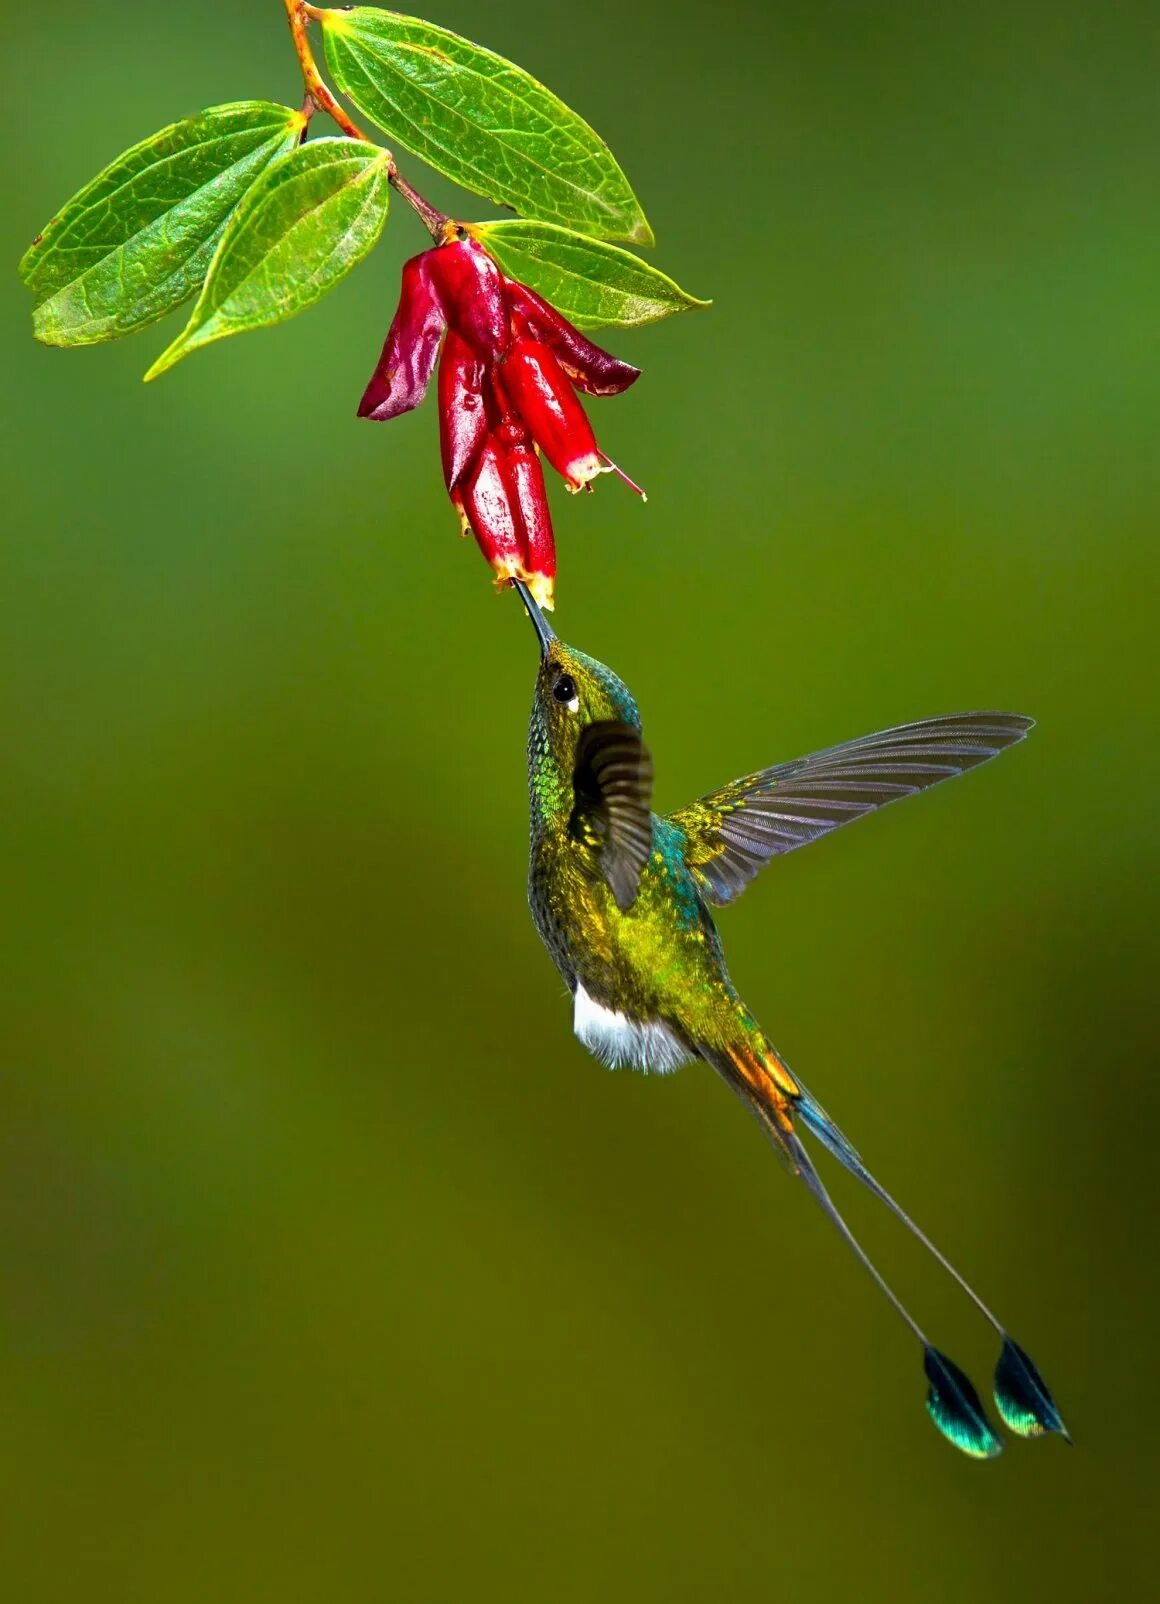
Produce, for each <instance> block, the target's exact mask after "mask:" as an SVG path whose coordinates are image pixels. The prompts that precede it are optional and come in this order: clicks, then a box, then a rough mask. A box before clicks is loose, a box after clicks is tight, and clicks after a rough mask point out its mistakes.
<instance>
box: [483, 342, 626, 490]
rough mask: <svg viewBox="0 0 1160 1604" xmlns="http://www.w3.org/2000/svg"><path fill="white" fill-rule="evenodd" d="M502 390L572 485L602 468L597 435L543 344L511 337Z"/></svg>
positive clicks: (577, 487) (581, 484) (584, 481)
mask: <svg viewBox="0 0 1160 1604" xmlns="http://www.w3.org/2000/svg"><path fill="white" fill-rule="evenodd" d="M501 380H502V384H503V388H504V391H505V393H506V395H507V396H508V398H509V400H510V401H511V404H512V406H513V408H514V410H515V411H516V412H517V413H518V415H519V417H520V419H521V420H522V422H523V423H524V424H525V425H526V426H527V429H528V431H529V433H530V434H531V437H532V439H533V440H534V441H535V442H536V444H537V445H538V446H539V448H540V450H541V451H542V452H543V453H544V455H545V456H546V457H547V459H548V461H549V462H550V463H551V464H552V466H553V468H555V470H556V472H557V473H559V474H562V475H563V476H564V478H565V479H566V480H567V482H568V486H569V488H570V489H572V490H580V489H582V488H583V487H584V485H586V484H587V483H588V481H589V480H590V479H594V478H595V477H596V475H597V474H598V473H603V472H604V466H605V465H604V463H603V462H602V461H601V459H600V453H599V452H598V451H597V449H596V436H595V435H594V434H593V433H592V426H591V424H590V423H589V422H588V419H587V418H586V417H585V415H584V408H583V407H582V406H581V405H580V403H579V401H577V399H576V397H575V395H574V394H573V393H572V386H571V385H570V384H569V383H568V380H567V379H566V378H565V376H564V373H563V371H562V369H561V367H560V364H559V363H558V362H557V361H556V358H555V357H554V356H553V355H552V353H551V351H550V350H549V349H548V347H547V346H546V345H542V344H541V343H540V341H538V340H530V339H528V338H527V336H526V335H521V336H520V337H519V338H518V339H516V340H515V341H514V343H513V345H512V348H511V350H510V351H509V352H508V355H507V359H506V360H505V361H504V363H503V366H502V369H501Z"/></svg>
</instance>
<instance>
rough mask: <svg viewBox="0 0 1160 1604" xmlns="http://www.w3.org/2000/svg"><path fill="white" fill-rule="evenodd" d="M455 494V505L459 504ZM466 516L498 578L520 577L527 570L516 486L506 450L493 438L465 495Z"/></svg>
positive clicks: (477, 466)
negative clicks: (505, 458) (505, 453)
mask: <svg viewBox="0 0 1160 1604" xmlns="http://www.w3.org/2000/svg"><path fill="white" fill-rule="evenodd" d="M458 494H459V493H458V492H453V494H452V501H453V502H454V501H457V499H458ZM462 495H463V501H462V511H463V513H464V514H466V517H467V520H468V523H469V524H470V527H471V530H472V533H473V534H474V535H475V538H476V541H477V542H478V545H479V549H480V551H481V552H482V553H483V555H484V556H485V557H486V558H487V560H488V562H489V563H490V564H491V566H492V567H493V568H494V569H495V573H496V578H497V579H500V580H506V579H511V578H513V577H515V576H518V575H521V574H522V572H523V566H524V553H523V541H522V539H521V535H522V532H523V531H522V526H521V523H520V520H519V517H518V513H517V507H516V502H515V496H514V486H513V484H512V481H511V478H510V475H509V474H508V471H507V463H506V461H505V460H504V451H503V447H502V446H501V445H500V444H499V442H498V441H496V440H494V439H492V438H491V437H490V436H489V437H488V438H487V439H486V440H485V441H484V443H483V449H482V450H481V451H480V453H479V460H478V462H477V463H476V465H475V468H474V470H473V472H472V473H471V476H470V477H469V479H468V480H467V484H466V486H465V487H464V489H463V492H462Z"/></svg>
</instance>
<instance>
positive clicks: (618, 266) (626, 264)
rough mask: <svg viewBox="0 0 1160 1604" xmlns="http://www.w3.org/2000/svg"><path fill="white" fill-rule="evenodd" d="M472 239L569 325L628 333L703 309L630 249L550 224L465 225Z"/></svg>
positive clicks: (503, 222)
mask: <svg viewBox="0 0 1160 1604" xmlns="http://www.w3.org/2000/svg"><path fill="white" fill-rule="evenodd" d="M468 226H469V228H470V230H471V232H472V234H474V235H475V236H476V238H477V239H478V240H479V241H480V243H481V244H482V245H484V246H485V247H486V248H487V250H489V251H490V252H491V254H492V255H493V256H494V257H495V259H496V261H497V262H498V263H499V265H500V266H501V267H502V268H503V270H504V272H505V273H506V274H507V276H508V277H509V278H516V279H519V280H520V282H521V283H523V284H528V285H530V286H531V288H532V289H533V290H535V291H536V292H537V293H538V294H540V295H542V296H543V297H544V299H545V300H546V301H551V303H552V305H553V306H554V307H555V308H556V310H557V311H559V312H563V314H564V316H565V317H566V318H568V319H569V320H570V321H571V322H573V323H579V324H582V325H583V326H584V327H586V328H589V329H631V328H638V327H640V325H641V324H643V323H656V322H658V321H659V320H660V319H661V318H662V317H668V316H669V314H670V313H671V312H685V311H688V310H689V309H690V308H692V307H699V306H710V305H711V304H712V303H711V302H710V301H699V300H697V298H696V296H694V295H688V294H686V293H685V291H684V290H683V289H681V287H680V285H678V284H674V283H673V280H672V279H671V278H669V277H668V275H667V274H665V273H661V272H660V271H659V270H658V269H657V268H655V267H652V266H650V264H649V263H648V262H642V261H641V259H640V257H639V256H633V254H632V252H631V251H623V250H621V248H620V247H619V246H618V245H608V244H606V243H605V242H604V241H603V240H597V239H589V238H587V236H586V235H584V234H574V233H573V232H572V231H571V229H567V228H557V227H556V225H555V224H554V223H532V222H526V223H525V222H520V221H515V220H513V221H511V222H507V221H502V222H498V223H472V224H469V225H468Z"/></svg>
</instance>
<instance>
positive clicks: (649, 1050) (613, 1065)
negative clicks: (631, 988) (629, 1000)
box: [572, 983, 690, 1075]
mask: <svg viewBox="0 0 1160 1604" xmlns="http://www.w3.org/2000/svg"><path fill="white" fill-rule="evenodd" d="M572 1029H573V1030H574V1031H575V1032H576V1035H577V1037H578V1039H579V1040H580V1041H582V1042H583V1043H584V1045H585V1047H587V1049H588V1051H589V1052H590V1053H594V1054H595V1056H596V1057H597V1058H599V1060H600V1062H601V1063H602V1064H606V1065H607V1066H608V1068H609V1069H643V1070H645V1071H646V1072H650V1071H651V1072H652V1073H653V1074H656V1075H668V1074H670V1073H671V1072H672V1071H673V1070H674V1069H679V1068H680V1067H681V1065H682V1064H687V1063H688V1062H689V1056H690V1055H689V1053H688V1052H687V1050H686V1049H685V1047H684V1045H683V1044H682V1043H681V1042H680V1041H679V1040H678V1038H677V1037H676V1035H675V1034H674V1033H673V1031H672V1030H671V1029H670V1027H669V1026H668V1025H666V1024H664V1022H663V1021H662V1020H659V1019H645V1020H638V1019H629V1017H628V1015H627V1014H620V1013H616V1012H614V1011H613V1009H611V1008H605V1007H604V1006H603V1005H602V1004H601V1003H598V1002H593V1000H592V998H591V997H590V996H589V995H588V993H587V992H586V991H585V990H584V987H583V986H581V985H580V984H579V983H577V986H576V996H575V1006H574V1009H573V1013H572Z"/></svg>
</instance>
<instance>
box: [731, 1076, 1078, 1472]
mask: <svg viewBox="0 0 1160 1604" xmlns="http://www.w3.org/2000/svg"><path fill="white" fill-rule="evenodd" d="M706 1056H707V1057H709V1058H710V1062H711V1063H712V1064H713V1065H714V1068H716V1069H717V1070H718V1071H719V1072H720V1073H721V1074H722V1075H723V1076H724V1078H725V1079H726V1080H727V1081H728V1082H729V1084H730V1085H731V1086H732V1087H733V1089H734V1090H735V1091H736V1092H737V1093H738V1094H739V1095H740V1096H741V1098H742V1099H743V1101H744V1102H745V1103H746V1105H747V1106H748V1107H749V1109H750V1111H751V1112H752V1113H753V1114H754V1115H755V1117H756V1118H757V1120H758V1123H759V1124H760V1125H761V1126H762V1128H763V1129H764V1130H765V1132H766V1134H767V1135H768V1136H769V1138H770V1140H771V1141H772V1142H773V1144H774V1146H775V1147H776V1148H777V1149H778V1151H779V1152H780V1154H781V1155H782V1156H783V1157H784V1158H785V1159H786V1160H787V1162H788V1164H789V1167H790V1168H791V1169H792V1170H793V1172H794V1173H795V1174H796V1175H798V1176H799V1177H800V1178H801V1180H802V1181H804V1182H805V1184H806V1186H807V1187H808V1188H809V1190H810V1192H811V1193H812V1194H813V1196H814V1198H815V1199H816V1201H817V1202H818V1204H819V1205H820V1206H821V1208H822V1209H823V1210H824V1212H825V1214H826V1215H827V1217H828V1218H829V1220H830V1222H831V1223H832V1224H833V1226H834V1227H835V1229H836V1230H837V1231H838V1232H839V1234H840V1235H841V1236H842V1237H843V1238H844V1239H845V1241H846V1244H847V1246H848V1247H849V1248H850V1249H851V1251H852V1252H853V1253H854V1254H855V1256H856V1257H857V1259H858V1260H859V1262H860V1263H861V1264H862V1266H863V1267H864V1268H865V1270H866V1271H867V1272H868V1273H869V1275H870V1276H871V1277H872V1279H873V1280H874V1282H875V1283H876V1285H877V1286H878V1287H879V1288H880V1289H881V1291H882V1292H883V1293H884V1294H885V1295H886V1297H887V1298H888V1299H889V1301H890V1303H891V1305H892V1306H893V1307H894V1309H895V1310H896V1311H897V1313H898V1314H899V1316H900V1317H901V1318H902V1320H903V1321H905V1323H906V1325H907V1326H908V1327H909V1329H910V1330H911V1331H912V1332H913V1333H914V1335H915V1336H916V1337H917V1338H918V1340H919V1342H920V1343H921V1344H922V1348H923V1366H924V1369H925V1371H926V1377H927V1382H928V1384H929V1386H928V1391H927V1399H926V1407H927V1412H928V1413H929V1415H930V1417H931V1419H932V1420H933V1421H934V1423H935V1425H936V1426H937V1427H938V1429H939V1431H940V1432H942V1434H943V1436H944V1437H946V1438H947V1440H948V1441H949V1442H951V1443H953V1444H954V1446H955V1447H956V1448H959V1449H961V1450H962V1452H963V1453H965V1454H969V1455H970V1456H971V1457H972V1458H975V1459H993V1458H994V1457H995V1455H996V1454H998V1453H1001V1452H1002V1448H1003V1444H1002V1441H1001V1439H1000V1437H999V1436H998V1434H997V1433H996V1432H995V1430H994V1429H993V1428H992V1426H991V1424H990V1422H989V1421H988V1420H987V1416H986V1413H985V1412H984V1409H983V1405H982V1403H981V1402H980V1400H979V1395H978V1393H977V1392H976V1391H975V1389H974V1387H973V1386H972V1385H971V1382H970V1381H969V1379H968V1378H967V1377H966V1376H965V1375H964V1374H963V1372H962V1371H961V1370H960V1369H959V1367H958V1366H957V1365H956V1364H954V1363H953V1362H952V1361H951V1360H950V1359H948V1358H947V1357H946V1355H945V1354H943V1353H940V1352H939V1350H938V1349H937V1348H935V1347H933V1346H932V1345H931V1343H930V1342H928V1340H927V1338H926V1336H925V1334H924V1333H923V1331H922V1329H921V1327H920V1326H919V1325H918V1323H917V1322H916V1321H915V1320H914V1318H913V1317H912V1316H911V1314H910V1313H909V1311H908V1310H907V1309H906V1307H905V1306H904V1305H903V1303H902V1301H901V1300H900V1299H899V1298H898V1296H897V1295H896V1294H895V1292H894V1291H893V1290H892V1289H891V1287H890V1286H889V1285H888V1284H887V1282H886V1280H885V1279H884V1277H883V1276H882V1274H881V1273H880V1271H879V1270H878V1268H877V1267H876V1265H875V1264H874V1263H873V1262H872V1260H871V1259H870V1257H869V1255H868V1254H867V1253H866V1251H865V1250H864V1248H863V1247H862V1245H861V1244H860V1243H859V1242H858V1240H857V1238H856V1237H855V1236H854V1234H853V1232H852V1231H851V1230H850V1227H849V1226H848V1225H847V1224H846V1221H845V1220H844V1219H843V1217H842V1215H841V1214H840V1213H839V1212H838V1209H837V1208H836V1206H835V1205H834V1202H833V1200H832V1199H831V1197H830V1195H829V1193H828V1192H827V1191H826V1188H825V1186H824V1184H823V1182H822V1179H821V1177H820V1176H819V1174H818V1172H817V1170H816V1169H815V1168H814V1165H813V1162H812V1160H811V1159H810V1156H809V1154H808V1153H807V1152H806V1150H805V1148H804V1147H803V1146H802V1143H801V1141H800V1139H799V1137H798V1135H797V1133H796V1131H795V1130H794V1128H793V1119H794V1117H795V1116H796V1117H797V1118H799V1119H800V1120H801V1122H802V1124H803V1125H804V1126H805V1128H806V1130H807V1131H809V1132H810V1134H811V1135H813V1136H814V1137H816V1138H817V1140H818V1141H819V1142H821V1144H822V1146H823V1147H825V1148H826V1150H827V1151H828V1152H829V1153H830V1154H832V1155H833V1157H834V1158H836V1159H837V1160H838V1162H839V1163H840V1164H841V1165H843V1167H844V1168H845V1169H847V1170H849V1171H850V1173H851V1174H852V1175H854V1176H856V1177H857V1178H858V1180H859V1181H861V1182H862V1184H863V1186H865V1187H866V1188H867V1189H868V1190H869V1191H871V1192H873V1194H874V1196H875V1197H877V1198H878V1199H879V1200H880V1201H881V1202H883V1203H885V1205H886V1207H887V1208H888V1209H890V1211H891V1212H892V1213H893V1214H894V1215H896V1216H897V1218H898V1219H899V1220H901V1221H902V1223H903V1224H904V1225H905V1226H906V1228H907V1229H908V1230H909V1231H911V1232H912V1233H913V1235H914V1236H915V1237H917V1239H918V1240H919V1241H920V1242H921V1243H922V1245H923V1247H925V1248H926V1250H927V1252H928V1253H930V1254H932V1255H933V1257H934V1258H935V1259H936V1260H937V1262H938V1263H939V1264H940V1265H941V1266H942V1267H943V1269H944V1270H945V1271H946V1272H947V1274H948V1275H950V1276H951V1277H952V1278H953V1280H954V1281H955V1282H956V1283H957V1285H958V1286H960V1287H961V1288H962V1290H963V1291H964V1292H965V1293H966V1295H967V1296H968V1297H969V1298H970V1300H971V1302H972V1303H973V1304H974V1305H975V1307H976V1308H977V1309H978V1310H979V1312H980V1313H981V1314H982V1315H983V1316H984V1317H985V1318H986V1319H987V1320H988V1321H989V1322H990V1324H991V1325H992V1326H993V1327H994V1328H995V1330H996V1331H997V1332H998V1333H999V1335H1000V1337H1001V1338H1002V1342H1003V1347H1002V1351H1001V1353H1000V1355H999V1362H998V1364H997V1365H996V1367H995V1377H994V1398H995V1407H996V1409H997V1410H998V1412H999V1416H1000V1418H1001V1419H1002V1421H1003V1423H1004V1424H1005V1425H1006V1426H1007V1428H1008V1429H1009V1430H1010V1431H1012V1432H1014V1433H1015V1434H1016V1435H1017V1436H1020V1437H1040V1436H1043V1435H1045V1434H1046V1433H1048V1432H1057V1433H1058V1434H1059V1435H1060V1436H1062V1437H1063V1438H1064V1439H1065V1440H1066V1441H1068V1442H1070V1441H1071V1438H1070V1436H1069V1435H1068V1432H1067V1428H1066V1427H1065V1426H1064V1423H1063V1419H1062V1417H1061V1416H1060V1413H1059V1410H1058V1408H1057V1406H1056V1403H1055V1400H1054V1399H1053V1398H1052V1396H1051V1393H1050V1391H1049V1390H1048V1387H1047V1384H1046V1382H1045V1381H1044V1380H1043V1377H1042V1376H1041V1375H1040V1374H1039V1371H1038V1370H1037V1369H1036V1367H1035V1365H1034V1363H1033V1362H1032V1360H1031V1359H1030V1357H1029V1356H1028V1355H1027V1354H1026V1353H1025V1352H1024V1351H1023V1349H1022V1348H1021V1347H1020V1346H1019V1344H1018V1343H1017V1342H1015V1341H1014V1339H1013V1338H1012V1337H1010V1336H1009V1335H1008V1333H1007V1331H1006V1329H1005V1328H1004V1327H1003V1326H1002V1325H1001V1324H1000V1323H999V1321H998V1320H997V1319H996V1317H995V1316H994V1315H993V1314H992V1313H991V1311H990V1309H988V1307H987V1305H986V1304H985V1303H984V1302H983V1300H982V1299H981V1298H980V1297H979V1295H978V1293H976V1292H975V1291H974V1289H973V1288H972V1287H971V1286H969V1285H968V1284H967V1282H966V1281H965V1280H964V1279H963V1277H962V1276H961V1275H960V1274H959V1272H958V1271H957V1270H956V1269H955V1267H954V1265H953V1264H951V1262H950V1261H949V1259H947V1258H946V1257H945V1256H944V1255H943V1254H942V1253H940V1252H939V1250H938V1249H937V1248H936V1247H935V1246H934V1244H933V1242H931V1241H930V1239H929V1237H927V1236H926V1234H925V1233H924V1232H923V1231H921V1230H920V1229H919V1227H918V1226H917V1225H916V1224H915V1223H914V1221H913V1220H912V1219H911V1218H910V1216H909V1215H908V1214H907V1213H906V1212H905V1210H904V1209H903V1208H902V1207H901V1206H900V1205H899V1204H898V1203H896V1202H895V1201H894V1199H893V1198H892V1197H891V1196H890V1194H889V1192H887V1191H886V1190H885V1188H884V1187H883V1186H881V1185H880V1184H879V1182H878V1181H876V1180H875V1178H874V1176H873V1175H872V1174H871V1173H870V1171H869V1170H868V1169H867V1168H866V1165H865V1164H864V1163H863V1161H862V1158H861V1156H860V1155H859V1153H858V1152H857V1150H856V1148H855V1147H854V1146H853V1144H852V1143H851V1142H850V1141H849V1140H848V1139H847V1138H846V1137H845V1136H844V1135H843V1134H842V1132H841V1131H840V1130H839V1129H838V1127H837V1126H836V1125H835V1124H834V1122H833V1120H832V1119H830V1117H829V1115H828V1114H827V1113H826V1111H825V1110H824V1109H823V1108H822V1107H821V1105H820V1104H819V1103H818V1102H816V1101H815V1100H814V1098H813V1097H811V1096H810V1094H809V1093H808V1092H807V1091H806V1090H805V1089H804V1087H802V1085H801V1083H800V1082H799V1081H797V1080H796V1077H794V1076H792V1075H791V1074H790V1072H789V1070H788V1069H787V1068H786V1066H785V1065H784V1064H782V1063H781V1062H780V1060H778V1059H776V1057H775V1056H773V1055H771V1061H770V1063H769V1064H767V1065H763V1066H761V1068H762V1069H763V1070H764V1074H754V1073H753V1071H754V1069H756V1067H757V1066H756V1065H750V1064H748V1063H743V1062H742V1061H741V1057H740V1055H738V1056H736V1057H735V1056H733V1055H729V1057H728V1058H727V1059H722V1058H719V1057H718V1056H717V1055H716V1054H714V1055H712V1056H710V1055H708V1054H706ZM775 1066H776V1067H775ZM739 1071H740V1073H738V1072H739ZM789 1086H793V1087H794V1091H793V1092H790V1093H789V1095H787V1091H788V1088H789Z"/></svg>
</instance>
